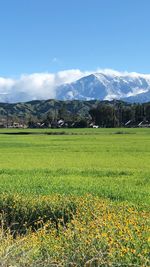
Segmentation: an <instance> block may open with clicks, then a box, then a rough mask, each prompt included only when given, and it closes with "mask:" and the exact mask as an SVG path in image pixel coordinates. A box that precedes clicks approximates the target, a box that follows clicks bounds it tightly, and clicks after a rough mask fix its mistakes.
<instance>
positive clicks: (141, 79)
mask: <svg viewBox="0 0 150 267" xmlns="http://www.w3.org/2000/svg"><path fill="white" fill-rule="evenodd" d="M56 98H57V99H61V100H68V99H69V100H71V99H80V100H90V99H91V100H92V99H99V100H112V99H123V100H126V101H130V102H148V101H150V75H144V74H141V75H140V74H136V73H131V74H129V73H119V72H110V73H109V72H108V73H105V72H97V73H93V74H90V75H88V76H85V77H82V78H81V79H79V80H77V81H75V82H73V83H70V84H63V85H61V86H59V87H58V88H57V91H56Z"/></svg>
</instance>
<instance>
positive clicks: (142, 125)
mask: <svg viewBox="0 0 150 267" xmlns="http://www.w3.org/2000/svg"><path fill="white" fill-rule="evenodd" d="M138 127H140V128H149V127H150V122H149V121H146V120H145V121H141V122H140V123H139V124H138Z"/></svg>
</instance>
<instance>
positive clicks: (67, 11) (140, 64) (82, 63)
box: [0, 0, 150, 77]
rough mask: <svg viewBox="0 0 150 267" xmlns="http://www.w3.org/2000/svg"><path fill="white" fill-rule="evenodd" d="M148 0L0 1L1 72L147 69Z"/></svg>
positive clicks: (149, 37)
mask: <svg viewBox="0 0 150 267" xmlns="http://www.w3.org/2000/svg"><path fill="white" fill-rule="evenodd" d="M149 12H150V1H149V0H0V76H1V77H2V76H3V77H17V76H19V75H21V74H22V73H35V72H57V71H61V70H66V69H80V70H82V71H83V70H84V71H85V70H96V69H97V68H101V69H103V68H111V69H116V70H119V71H129V72H130V71H136V72H142V73H150V17H149Z"/></svg>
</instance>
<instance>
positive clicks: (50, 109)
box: [0, 100, 150, 127]
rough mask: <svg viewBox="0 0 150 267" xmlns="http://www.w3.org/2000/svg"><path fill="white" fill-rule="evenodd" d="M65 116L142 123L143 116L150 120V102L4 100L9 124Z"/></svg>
mask: <svg viewBox="0 0 150 267" xmlns="http://www.w3.org/2000/svg"><path fill="white" fill-rule="evenodd" d="M60 119H63V120H64V121H65V122H70V123H73V122H75V121H80V120H86V121H88V122H91V121H93V122H94V123H96V124H98V125H99V126H102V127H105V126H106V127H111V126H112V127H113V126H115V125H116V126H119V125H125V123H126V122H128V121H129V120H132V121H133V122H134V123H139V122H141V121H142V120H145V121H146V120H147V121H148V122H150V102H149V103H145V104H129V103H126V102H123V101H118V100H113V101H98V100H91V101H81V100H72V101H71V100H67V101H59V100H46V101H43V100H42V101H40V100H39V101H37V100H36V101H31V102H26V103H16V104H9V103H0V123H1V124H2V123H3V122H4V121H6V120H7V124H9V125H12V123H14V122H21V121H23V123H24V124H26V125H28V124H29V122H31V121H32V122H40V123H43V122H44V123H45V125H48V124H49V123H51V122H53V121H58V120H60Z"/></svg>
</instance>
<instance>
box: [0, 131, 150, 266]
mask: <svg viewBox="0 0 150 267" xmlns="http://www.w3.org/2000/svg"><path fill="white" fill-rule="evenodd" d="M18 131H19V132H22V133H23V132H28V133H29V132H30V133H31V132H32V134H29V135H24V134H22V135H15V134H14V135H12V134H10V135H9V134H8V133H12V132H13V133H15V132H18ZM52 132H53V134H49V135H48V133H52ZM5 133H7V134H5ZM59 133H60V134H59ZM0 195H1V200H0V201H1V204H0V205H1V212H3V210H4V206H5V205H4V203H5V200H4V196H6V198H7V200H6V202H7V209H8V203H10V202H9V201H10V200H9V201H8V198H9V197H10V196H11V197H12V198H13V197H14V196H15V197H16V196H18V197H19V198H21V199H24V200H19V201H21V202H15V201H16V200H15V201H14V200H11V201H12V202H13V201H14V202H13V203H19V204H16V205H18V206H17V207H18V208H16V210H15V208H12V209H11V212H12V213H13V212H14V210H15V212H16V213H15V214H21V213H19V212H20V209H21V208H19V207H20V206H21V207H24V205H25V204H24V203H25V202H24V201H27V199H30V200H31V199H34V200H37V201H38V202H37V203H38V205H39V206H40V205H41V204H39V203H40V199H43V198H46V199H48V200H46V201H52V199H51V198H55V197H56V198H57V196H58V198H61V199H63V201H64V202H65V201H67V203H68V201H71V202H72V201H73V202H74V203H78V200H80V201H81V203H83V202H84V200H85V202H86V201H87V199H88V196H89V198H92V199H93V200H89V203H90V201H94V202H95V203H97V207H98V208H97V209H100V206H99V203H100V202H101V201H104V203H105V206H106V207H108V206H109V205H110V206H111V205H112V206H111V207H110V206H109V208H108V210H109V212H110V214H111V212H112V210H113V209H114V208H115V207H117V209H118V210H119V209H120V212H121V213H120V214H121V215H120V216H122V218H123V216H124V214H126V212H125V211H124V210H122V208H120V207H122V206H123V205H125V206H126V207H128V208H129V207H134V209H135V213H136V214H137V213H138V212H139V214H138V215H136V216H137V217H143V216H145V215H141V214H140V212H143V214H145V212H146V214H147V215H146V217H145V218H147V219H145V227H146V228H145V229H146V230H145V232H144V233H143V236H144V235H145V233H146V237H145V238H146V240H148V237H147V236H148V228H149V226H148V225H149V224H148V221H149V218H150V217H149V206H150V129H64V130H62V129H60V130H44V129H43V130H28V129H27V130H11V129H9V130H5V129H2V130H0ZM61 196H62V197H61ZM49 198H50V199H51V200H50V199H49ZM94 199H95V200H94ZM17 201H18V200H17ZM22 201H23V202H22ZM42 201H43V200H42ZM61 201H62V200H61ZM31 202H32V201H31ZM52 202H54V203H55V201H54V200H53V201H52ZM58 202H59V201H58ZM22 203H23V204H22ZM42 203H43V202H42ZM61 203H62V202H61ZM69 203H70V202H69ZM92 203H93V202H91V206H92V207H93V209H95V213H96V212H97V211H96V207H95V205H96V204H95V203H93V204H92ZM107 203H109V204H107ZM13 205H14V206H13V207H15V204H13ZM19 205H20V206H19ZM32 205H33V206H34V209H35V207H36V209H38V208H37V207H38V206H37V204H35V203H34V204H33V203H32ZM61 205H62V204H61ZM69 205H70V204H69ZM76 205H77V204H76ZM86 205H87V204H86ZM54 206H55V205H54ZM81 206H82V205H81ZM83 206H84V205H83ZM2 207H3V208H2ZM40 207H42V206H40ZM44 207H45V206H44ZM77 207H78V205H77ZM88 207H89V204H88ZM41 209H42V208H41ZM106 209H107V208H106ZM5 210H6V206H5ZM9 210H10V209H9ZM18 210H19V211H18ZM23 210H24V209H23ZM44 210H45V208H44ZM87 210H88V208H87V207H86V211H87ZM9 212H10V211H9ZM17 212H18V213H17ZM45 212H46V211H45ZM113 212H114V211H113ZM115 212H116V215H115V216H116V217H115V219H114V221H115V220H118V219H117V210H115ZM124 212H125V213H124ZM81 213H82V212H81V211H80V214H81ZM86 213H87V212H86ZM106 213H107V212H106ZM89 214H91V213H89ZM7 216H8V214H7ZM7 216H6V217H7ZM13 216H14V215H13ZM15 216H16V215H15ZM17 216H18V215H17ZM30 216H31V215H30ZM90 216H91V215H89V218H90V219H89V220H93V217H90ZM103 216H105V214H103ZM111 216H113V215H112V214H111ZM126 216H127V217H128V215H125V217H126ZM16 218H17V217H15V219H14V220H16ZM77 218H78V216H77ZM91 218H92V219H91ZM143 218H144V217H143ZM80 219H81V218H80ZM138 219H139V218H138ZM26 220H28V215H27V218H26ZM121 220H122V219H121ZM141 220H142V218H141ZM146 220H147V223H146ZM4 221H5V220H4ZM107 221H109V218H108V219H107ZM110 221H111V220H110ZM131 221H132V220H131ZM13 223H15V221H13ZM80 223H81V221H80ZM119 223H120V221H119ZM143 223H144V222H140V223H139V225H140V227H141V228H139V229H143V228H142V225H143ZM122 224H123V225H125V222H123V221H122ZM131 224H132V223H131ZM1 225H2V224H1ZM87 225H88V223H87ZM71 227H72V226H71ZM90 227H92V226H91V225H90V226H89V229H91V228H90ZM109 227H110V228H111V227H112V225H111V226H110V225H109ZM115 227H116V226H115ZM52 228H53V227H52ZM81 228H83V225H82V227H81ZM71 229H72V228H71ZM87 229H88V227H87ZM92 229H93V228H92ZM117 229H118V228H117ZM7 230H8V229H6V231H7ZM40 231H41V229H40ZM85 231H86V230H85ZM97 231H98V230H97ZM113 231H114V228H112V233H114V232H113ZM115 231H116V230H115ZM120 231H123V230H120ZM139 231H140V230H139ZM141 231H142V230H141ZM108 232H109V231H108ZM115 233H116V232H115ZM84 234H85V233H84ZM105 234H107V233H105ZM30 235H31V233H29V234H28V235H26V236H27V237H26V238H28V239H30V241H29V242H30V244H31V243H32V242H33V240H32V242H31V236H30ZM37 235H40V234H39V232H38V234H37ZM53 235H55V234H54V233H53ZM93 235H94V233H93ZM134 235H135V233H134ZM44 236H45V237H46V236H47V235H46V233H44ZM60 236H61V237H62V236H64V233H61V235H60ZM85 236H86V237H87V239H86V241H85V240H84V241H85V242H90V241H87V240H88V233H87V232H86V234H85ZM101 236H103V234H102V235H101ZM104 237H105V236H104ZM116 237H117V234H116ZM36 238H37V236H36ZM63 238H64V237H63ZM67 238H68V237H67ZM10 239H11V238H10V237H9V239H7V238H4V239H3V241H2V246H3V248H5V249H3V250H2V251H1V250H0V253H1V257H2V259H3V261H2V264H3V265H2V266H10V265H9V264H12V262H13V264H16V265H15V266H32V264H33V266H53V265H52V263H51V265H48V264H50V263H47V256H46V255H45V254H42V257H43V258H42V257H41V254H40V253H44V252H41V251H43V250H41V247H42V249H44V248H43V246H44V245H45V244H49V245H47V246H50V241H48V240H47V239H46V241H45V242H44V245H40V248H39V250H38V253H37V254H36V253H35V251H34V252H33V255H31V256H28V257H27V258H29V261H28V262H25V261H22V260H21V258H20V257H19V256H18V255H19V253H20V250H19V249H20V248H18V247H17V249H16V250H15V251H17V252H15V253H14V252H12V253H9V255H11V256H8V257H6V254H7V253H6V251H7V250H9V249H8V247H9V246H14V243H15V244H16V241H10ZM56 239H57V238H56ZM56 239H55V242H56ZM8 240H9V242H8ZM20 240H21V237H20ZM63 240H64V239H63ZM92 240H93V239H92ZM139 240H140V237H139V239H138V241H137V240H136V242H134V245H133V244H132V246H131V251H130V252H131V254H134V252H133V253H132V250H133V251H134V250H136V249H137V251H138V252H137V253H135V255H134V257H133V258H132V257H131V255H129V251H128V250H127V251H126V252H119V253H125V256H124V254H123V256H121V255H122V254H119V255H120V256H116V255H117V254H115V253H116V251H117V250H118V251H120V247H118V248H116V250H115V248H114V247H113V249H114V250H113V251H114V252H113V253H112V254H113V256H111V257H110V256H108V257H107V263H106V262H105V263H104V265H102V262H101V263H97V265H87V266H120V265H117V263H116V262H117V260H118V264H122V265H121V266H149V265H148V264H149V263H148V256H147V255H148V254H147V253H148V247H147V246H146V248H144V249H145V252H143V250H142V249H143V247H142V245H141V247H142V248H141V250H140V249H139V245H138V244H139V243H140V241H139ZM59 241H60V240H59ZM84 241H83V240H82V242H83V243H82V244H81V242H79V240H78V241H76V242H73V243H71V244H72V245H70V246H71V248H70V250H69V248H68V247H67V248H66V250H65V251H63V252H62V251H61V250H60V248H59V246H58V244H55V245H56V251H58V253H55V251H53V253H52V249H50V248H46V251H49V252H47V253H48V255H51V256H49V257H50V259H53V260H52V261H54V262H55V261H56V262H57V263H58V262H59V261H60V264H62V265H61V266H85V262H88V260H91V259H92V257H94V258H95V257H97V256H96V255H97V254H96V253H97V251H98V249H97V247H96V246H97V245H96V244H97V243H90V245H89V246H92V247H91V249H90V248H89V252H88V255H86V256H85V255H83V254H82V255H80V259H79V258H78V257H77V258H75V259H74V260H73V255H74V253H75V251H76V249H77V248H75V247H74V243H77V244H78V246H80V245H81V249H80V250H81V251H82V249H83V247H85V243H84ZM105 241H106V240H105ZM107 241H108V240H107ZM12 242H13V243H12ZM19 242H22V241H19ZM24 242H25V243H28V242H27V241H24ZM35 242H37V240H36V241H35ZM38 242H39V241H38ZM61 242H64V241H62V239H61V241H60V243H61ZM65 242H68V243H67V244H70V243H69V242H70V241H65ZM91 242H94V241H91ZM120 242H122V241H120ZM141 242H142V243H143V242H145V239H144V241H143V240H142V241H141ZM33 243H34V242H33ZM102 243H103V242H102V241H101V242H100V243H98V244H101V247H100V249H102V247H103V245H102ZM106 243H108V242H106ZM114 243H115V241H114ZM135 243H136V244H137V245H135ZM8 244H9V245H8ZM17 244H18V243H17ZM91 244H93V245H91ZM119 244H120V243H119ZM53 245H54V244H53ZM61 245H62V243H61ZM57 246H58V247H57ZM68 246H69V245H68ZM98 246H99V245H98ZM33 247H34V245H33V244H32V248H31V247H30V250H31V251H32V250H33ZM95 247H96V252H92V251H93V250H92V249H93V248H95ZM104 247H105V246H104ZM106 247H107V246H106ZM106 247H105V250H107V249H108V248H106ZM127 247H128V245H124V247H123V249H124V250H125V248H127ZM67 249H68V251H70V252H68V251H67ZM59 250H60V252H59ZM24 251H26V247H24ZM39 251H40V252H39ZM71 251H72V252H71ZM87 251H88V250H87ZM146 251H147V252H146ZM51 253H52V254H51ZM59 253H60V254H59ZM63 253H64V254H63ZM67 253H68V254H67ZM71 253H72V254H71ZM78 253H79V252H78ZM84 253H85V254H86V251H85V252H84ZM92 253H93V254H92ZM143 253H145V255H146V256H145V258H144V259H143V258H140V257H142V256H139V255H142V254H143ZM35 254H36V256H35ZM56 254H57V255H56ZM58 254H59V255H58ZM79 254H80V253H79ZM112 254H111V255H112ZM12 255H13V256H12ZM26 255H27V252H26V254H25V257H26ZM43 255H45V256H43ZM60 255H64V258H63V259H60V258H61V257H60ZM68 255H69V256H68ZM71 255H72V256H71ZM143 255H144V254H143ZM69 257H70V258H69ZM71 257H72V258H71ZM143 257H144V256H143ZM23 258H24V257H22V259H23ZM35 258H36V259H35ZM65 258H66V261H64V259H65ZM104 258H105V257H104ZM139 258H140V259H139ZM4 259H5V260H4ZM31 259H32V260H31ZM38 259H40V261H38ZM24 260H25V259H24ZM98 260H100V259H99V258H98ZM105 260H106V259H105ZM41 261H42V263H41ZM103 261H104V259H103ZM35 262H36V264H35ZM49 262H50V261H49ZM69 262H74V263H75V264H76V265H69V264H70V263H69ZM113 262H114V263H113ZM40 264H43V265H40ZM46 264H47V265H46ZM93 264H94V263H93ZM95 264H96V263H95ZM100 264H101V265H100ZM113 264H114V265H113ZM115 264H116V265H115Z"/></svg>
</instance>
